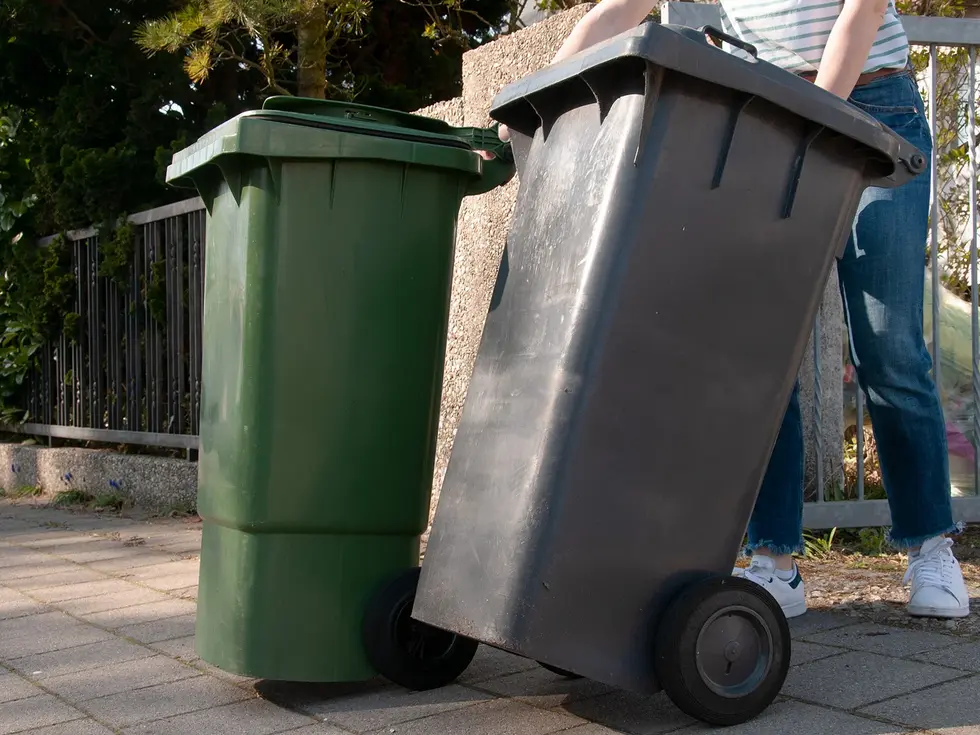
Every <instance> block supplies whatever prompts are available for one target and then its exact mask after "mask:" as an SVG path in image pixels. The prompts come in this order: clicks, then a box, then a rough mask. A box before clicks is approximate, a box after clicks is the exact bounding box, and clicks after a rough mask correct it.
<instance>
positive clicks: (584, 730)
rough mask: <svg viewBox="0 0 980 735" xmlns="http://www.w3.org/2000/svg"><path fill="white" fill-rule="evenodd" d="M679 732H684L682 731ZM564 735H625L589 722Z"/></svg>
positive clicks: (563, 734) (620, 731)
mask: <svg viewBox="0 0 980 735" xmlns="http://www.w3.org/2000/svg"><path fill="white" fill-rule="evenodd" d="M679 732H684V731H683V730H680V731H679ZM562 735H623V731H622V730H613V729H611V728H608V727H606V726H605V725H600V724H598V723H595V722H589V723H588V724H585V725H579V726H578V727H573V728H572V729H571V730H565V731H564V732H563V733H562Z"/></svg>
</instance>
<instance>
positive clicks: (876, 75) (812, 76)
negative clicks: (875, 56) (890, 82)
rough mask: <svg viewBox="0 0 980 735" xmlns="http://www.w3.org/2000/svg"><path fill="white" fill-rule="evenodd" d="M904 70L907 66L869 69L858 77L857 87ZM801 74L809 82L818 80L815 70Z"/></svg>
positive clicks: (906, 69)
mask: <svg viewBox="0 0 980 735" xmlns="http://www.w3.org/2000/svg"><path fill="white" fill-rule="evenodd" d="M903 71H908V68H907V67H903V68H901V69H878V70H877V71H869V72H868V73H867V74H862V75H861V76H859V77H858V80H857V84H855V85H854V86H855V87H863V86H864V85H865V84H871V82H873V81H875V80H876V79H881V78H882V77H888V76H891V75H892V74H901V73H902V72H903ZM800 76H801V77H803V78H804V79H806V80H807V81H808V82H813V81H816V79H817V73H816V72H815V71H805V72H801V73H800Z"/></svg>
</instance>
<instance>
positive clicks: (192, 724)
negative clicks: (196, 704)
mask: <svg viewBox="0 0 980 735" xmlns="http://www.w3.org/2000/svg"><path fill="white" fill-rule="evenodd" d="M315 724H317V723H316V720H314V719H313V718H311V717H306V716H304V715H301V714H297V713H296V712H290V711H289V710H287V709H283V708H282V707H277V706H276V705H274V704H271V703H269V702H265V701H263V700H261V699H253V700H250V701H248V702H239V703H236V704H230V705H226V706H224V707H216V708H215V709H209V710H205V711H203V712H192V713H190V714H186V715H181V716H179V717H171V718H169V719H166V720H158V721H156V722H148V723H144V724H142V725H136V726H135V727H132V728H130V729H128V730H125V731H124V732H125V733H127V735H129V733H133V735H137V734H138V735H201V733H207V734H208V735H271V733H281V732H284V731H286V730H288V731H290V733H292V732H293V731H294V730H295V728H298V727H303V726H304V725H315Z"/></svg>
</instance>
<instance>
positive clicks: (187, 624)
mask: <svg viewBox="0 0 980 735" xmlns="http://www.w3.org/2000/svg"><path fill="white" fill-rule="evenodd" d="M195 620H196V615H181V616H179V617H175V618H166V619H164V620H157V621H155V622H152V623H140V624H139V625H129V626H126V627H124V628H119V629H118V630H117V631H116V632H117V633H119V635H124V636H127V637H129V638H132V639H133V640H137V641H139V642H140V643H158V642H159V641H169V640H171V639H173V638H184V637H186V636H189V635H194V627H195Z"/></svg>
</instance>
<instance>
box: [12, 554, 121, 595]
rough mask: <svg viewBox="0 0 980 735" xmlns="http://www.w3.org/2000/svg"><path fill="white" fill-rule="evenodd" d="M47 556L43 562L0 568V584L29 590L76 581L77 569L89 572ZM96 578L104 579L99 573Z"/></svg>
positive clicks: (68, 562)
mask: <svg viewBox="0 0 980 735" xmlns="http://www.w3.org/2000/svg"><path fill="white" fill-rule="evenodd" d="M47 558H48V560H49V561H47V562H44V563H38V562H31V563H30V564H19V565H17V566H9V567H3V568H2V569H0V584H2V585H4V586H6V587H10V588H11V589H20V590H30V589H34V588H36V587H38V586H42V587H43V586H50V585H55V584H71V583H72V582H74V581H76V578H75V576H74V575H75V572H77V571H78V570H79V569H81V570H83V571H82V574H83V575H84V574H91V573H90V572H88V571H87V570H85V568H84V567H80V566H78V565H76V564H72V563H71V562H70V561H65V560H64V559H58V558H57V557H53V556H49V557H47ZM98 578H99V579H105V577H103V576H101V575H99V576H98ZM81 581H83V582H84V581H86V580H84V579H83V580H81ZM35 583H36V584H35Z"/></svg>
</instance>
